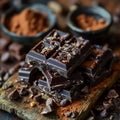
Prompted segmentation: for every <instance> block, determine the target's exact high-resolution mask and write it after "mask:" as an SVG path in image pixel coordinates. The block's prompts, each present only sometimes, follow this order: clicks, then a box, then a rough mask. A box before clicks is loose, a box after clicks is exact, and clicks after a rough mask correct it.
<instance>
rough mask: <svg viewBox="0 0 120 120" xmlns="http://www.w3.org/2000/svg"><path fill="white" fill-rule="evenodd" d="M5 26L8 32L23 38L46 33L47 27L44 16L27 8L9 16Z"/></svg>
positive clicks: (46, 20) (45, 16)
mask: <svg viewBox="0 0 120 120" xmlns="http://www.w3.org/2000/svg"><path fill="white" fill-rule="evenodd" d="M5 24H6V27H7V28H8V30H9V31H11V32H13V33H16V34H17V35H23V36H34V35H36V34H37V33H39V32H45V31H47V30H48V27H49V23H48V19H47V15H46V14H43V13H40V12H39V11H34V10H31V9H28V8H26V9H24V10H23V11H22V12H20V13H18V14H14V15H11V16H10V17H9V19H8V20H6V21H5Z"/></svg>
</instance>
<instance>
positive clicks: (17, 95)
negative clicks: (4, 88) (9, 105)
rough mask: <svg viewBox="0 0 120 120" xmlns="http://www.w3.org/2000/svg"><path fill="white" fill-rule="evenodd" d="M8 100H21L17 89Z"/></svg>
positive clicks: (10, 94)
mask: <svg viewBox="0 0 120 120" xmlns="http://www.w3.org/2000/svg"><path fill="white" fill-rule="evenodd" d="M8 98H9V99H11V100H17V99H19V98H20V96H19V92H18V91H17V90H16V89H15V90H13V91H12V92H11V93H9V95H8Z"/></svg>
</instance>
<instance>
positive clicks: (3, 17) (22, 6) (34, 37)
mask: <svg viewBox="0 0 120 120" xmlns="http://www.w3.org/2000/svg"><path fill="white" fill-rule="evenodd" d="M35 6H37V7H39V8H43V7H44V8H45V9H47V10H46V11H45V13H48V11H49V13H51V15H52V17H53V20H54V21H53V22H52V24H51V25H49V27H48V30H47V31H45V32H39V33H37V34H36V35H34V36H27V35H18V34H16V33H14V32H11V31H9V30H8V29H7V27H6V26H5V24H4V23H3V21H4V19H5V18H6V17H7V13H8V12H9V11H13V10H14V9H21V10H23V9H26V8H33V7H35ZM51 15H49V14H48V16H51ZM1 20H2V22H1V25H0V27H1V29H2V31H3V32H4V33H5V34H7V35H8V36H9V35H10V36H12V37H16V38H19V39H20V38H30V39H38V38H39V37H40V36H41V35H43V34H45V33H46V32H48V31H50V30H51V29H52V28H53V27H54V25H55V24H56V16H55V14H54V13H53V11H52V10H51V9H50V8H49V7H47V6H46V5H43V4H40V3H39V4H33V5H21V6H19V7H15V6H14V7H11V8H10V9H8V10H7V11H6V12H5V13H3V14H2V16H1Z"/></svg>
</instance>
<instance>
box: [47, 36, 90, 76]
mask: <svg viewBox="0 0 120 120" xmlns="http://www.w3.org/2000/svg"><path fill="white" fill-rule="evenodd" d="M90 53H91V47H90V42H89V41H88V40H83V39H81V38H72V39H71V40H70V42H69V44H64V45H63V46H62V47H61V48H60V49H59V50H57V51H56V52H55V53H54V54H53V55H52V56H51V57H50V58H49V59H48V60H47V65H48V68H49V69H52V70H53V71H57V72H58V73H59V74H60V75H61V76H64V77H65V78H68V77H69V76H70V75H71V73H72V72H73V71H74V70H75V68H76V67H77V66H78V65H80V64H81V63H82V62H83V61H84V60H85V58H86V57H87V56H88V55H89V54H90ZM78 61H80V62H78Z"/></svg>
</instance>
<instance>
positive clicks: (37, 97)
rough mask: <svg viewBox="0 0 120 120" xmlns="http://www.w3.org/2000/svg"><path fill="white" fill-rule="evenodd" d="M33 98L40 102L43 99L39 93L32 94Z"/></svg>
mask: <svg viewBox="0 0 120 120" xmlns="http://www.w3.org/2000/svg"><path fill="white" fill-rule="evenodd" d="M33 100H34V101H35V102H38V103H41V102H42V100H43V99H42V95H41V94H38V95H36V96H34V98H33Z"/></svg>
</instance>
